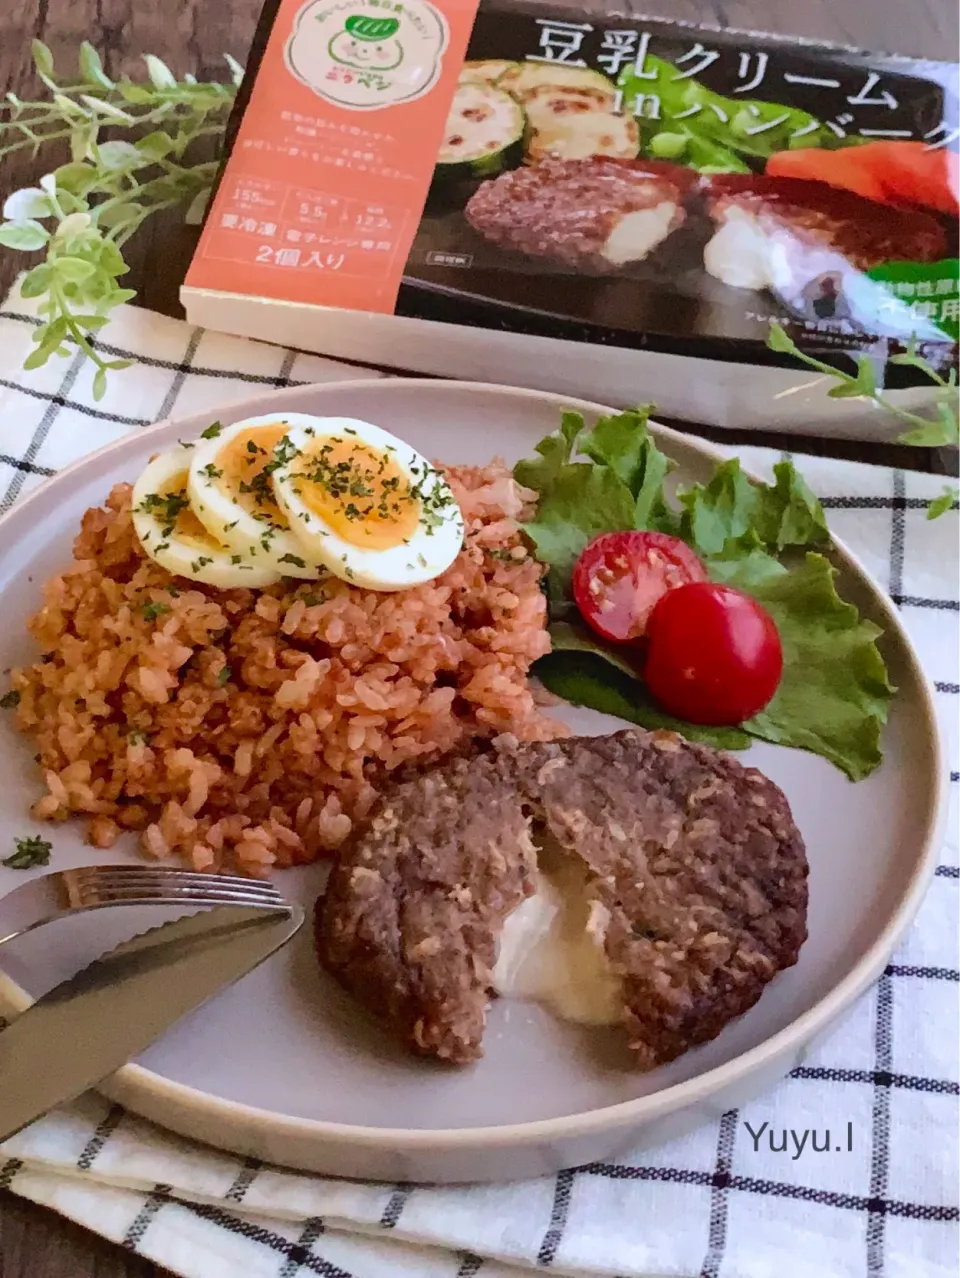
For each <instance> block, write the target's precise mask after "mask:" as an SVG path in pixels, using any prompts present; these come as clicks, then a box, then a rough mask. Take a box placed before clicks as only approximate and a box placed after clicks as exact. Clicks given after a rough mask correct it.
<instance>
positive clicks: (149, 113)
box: [0, 40, 243, 399]
mask: <svg viewBox="0 0 960 1278" xmlns="http://www.w3.org/2000/svg"><path fill="white" fill-rule="evenodd" d="M226 60H227V63H228V66H229V68H230V76H231V82H230V83H228V84H220V83H217V82H214V81H203V82H200V81H197V79H196V78H195V77H194V76H191V75H187V76H184V78H183V79H182V80H178V79H177V77H176V76H175V75H174V74H173V72H172V71H171V70H170V68H169V67H168V66H166V64H165V63H163V62H161V60H160V59H159V58H156V57H153V56H152V55H147V57H145V58H144V62H145V63H146V68H147V75H148V81H147V82H143V83H139V82H134V81H132V80H130V79H128V78H127V77H122V78H121V79H119V80H113V79H111V78H110V76H108V75H107V73H106V71H105V70H104V68H103V63H102V62H101V60H100V56H99V54H98V53H97V52H96V50H95V49H94V48H93V46H92V45H90V44H89V43H87V42H86V41H84V43H83V44H82V45H81V46H80V56H79V67H78V70H79V76H78V77H77V78H76V79H73V80H61V79H58V77H57V75H56V73H55V70H54V64H53V55H52V54H51V52H50V50H49V49H48V48H47V46H46V45H45V44H43V43H41V42H40V41H39V40H35V41H34V42H33V61H34V65H35V67H36V70H37V75H38V76H39V78H40V80H41V81H42V82H43V83H44V85H46V87H47V89H48V90H49V91H50V99H49V101H40V102H24V101H23V100H22V99H20V98H19V97H17V96H16V94H14V93H8V94H7V95H6V99H5V102H4V104H3V105H2V106H0V162H2V161H3V159H4V158H5V157H7V156H9V155H13V154H15V153H18V152H23V151H29V152H31V153H32V154H33V155H34V156H38V155H40V153H41V152H42V151H43V149H44V148H45V147H47V146H48V145H50V144H56V143H61V144H62V143H63V142H67V143H68V144H69V148H70V156H71V159H70V161H69V162H68V163H66V164H62V165H60V166H59V167H58V168H57V169H55V170H54V171H53V172H51V173H47V174H46V175H45V176H44V177H42V178H41V179H40V182H39V184H38V185H37V186H35V187H26V188H24V189H22V190H19V191H14V192H13V194H12V195H10V196H9V197H8V199H7V200H6V202H5V204H4V206H3V217H4V219H5V220H4V221H3V222H2V223H0V245H3V246H4V247H6V248H9V249H15V250H20V251H22V252H35V251H37V250H41V249H45V250H46V257H45V260H44V261H43V262H41V263H40V264H39V265H37V266H34V267H33V269H32V270H30V271H29V272H28V273H27V275H26V276H25V277H24V280H23V284H22V292H23V295H24V297H35V298H40V299H41V301H40V306H39V311H40V315H41V317H42V320H43V322H42V323H41V324H40V326H39V327H38V328H37V329H36V331H35V332H34V334H33V338H34V342H35V344H36V349H35V350H34V351H33V352H31V354H30V355H29V356H28V358H27V360H26V361H25V367H26V368H28V369H30V368H39V367H40V366H41V365H42V364H45V363H46V362H47V360H48V359H49V358H50V357H51V356H52V355H54V354H56V355H69V354H70V353H71V351H72V350H75V349H76V348H77V347H79V348H80V349H81V350H82V351H83V352H84V353H85V354H86V355H88V356H89V357H90V359H91V360H93V362H94V364H96V366H97V372H96V375H95V378H94V384H93V394H94V397H95V398H96V399H100V398H102V396H103V395H104V393H105V391H106V387H107V372H108V370H112V369H120V368H124V367H126V366H127V364H128V363H129V362H130V361H129V360H106V359H104V358H103V357H102V356H101V355H100V353H99V352H98V351H97V349H96V348H95V346H94V345H93V341H92V338H93V336H94V335H95V334H96V332H97V331H98V330H99V329H100V328H102V327H103V326H104V325H105V324H106V323H108V321H109V313H110V311H111V310H112V309H113V308H114V307H116V306H119V305H120V304H121V303H122V302H127V301H129V300H130V299H131V298H132V297H134V296H135V293H134V291H133V290H132V289H127V288H123V287H121V286H120V284H119V283H118V281H119V279H120V277H121V276H123V275H125V274H126V273H127V271H128V269H129V268H128V267H127V265H126V263H125V262H124V260H123V255H122V253H121V249H122V247H123V245H124V244H125V243H126V242H127V240H129V239H130V237H131V236H132V235H134V234H136V232H137V231H138V230H139V228H140V227H141V226H142V225H143V223H144V222H145V221H146V219H147V218H149V217H150V216H152V215H153V214H154V213H157V212H159V211H160V210H161V209H167V208H173V207H177V206H186V211H187V212H186V216H187V220H188V221H198V220H199V219H200V217H201V216H202V214H203V210H204V208H205V206H206V201H207V199H208V197H209V194H210V189H211V187H212V185H213V180H214V177H215V176H216V171H217V162H216V161H206V162H201V163H194V162H193V161H192V158H191V156H190V155H189V154H188V152H189V150H190V147H191V146H192V144H193V143H194V142H196V141H197V140H198V139H200V138H204V137H216V136H220V135H222V133H223V131H224V129H225V127H226V121H227V116H228V115H229V112H230V109H231V107H232V106H233V102H234V99H235V97H236V91H237V86H238V85H239V83H240V81H241V79H242V77H243V69H242V67H241V66H240V65H239V64H238V63H237V62H235V61H234V59H233V58H230V57H229V56H228V57H227V59H226ZM104 130H108V131H109V133H110V136H109V137H107V138H104V137H103V133H104ZM117 134H123V135H124V136H120V137H118V136H116V135H117Z"/></svg>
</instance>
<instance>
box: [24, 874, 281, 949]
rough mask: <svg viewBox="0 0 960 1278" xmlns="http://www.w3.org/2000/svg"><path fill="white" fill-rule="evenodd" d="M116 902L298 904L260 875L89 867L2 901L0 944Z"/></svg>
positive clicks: (27, 886)
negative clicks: (52, 923)
mask: <svg viewBox="0 0 960 1278" xmlns="http://www.w3.org/2000/svg"><path fill="white" fill-rule="evenodd" d="M114 905H198V906H205V905H209V906H214V905H242V906H247V907H250V908H253V909H262V910H272V911H274V912H279V913H286V914H290V913H293V912H295V910H296V908H297V907H295V906H293V905H291V903H290V902H289V901H285V900H284V899H283V897H282V896H281V895H280V893H279V892H278V891H277V889H276V888H275V887H273V885H272V884H270V883H264V882H261V881H260V880H258V879H246V878H241V877H240V876H238V875H230V874H201V873H196V872H193V871H190V870H171V869H166V868H161V867H156V868H155V867H153V866H146V865H145V866H140V865H86V866H83V867H81V868H80V869H79V870H56V871H54V872H53V873H52V874H45V875H43V876H42V877H41V878H39V879H31V880H30V882H28V883H23V884H21V886H20V887H18V888H14V890H13V891H12V892H10V893H9V894H8V895H7V896H5V897H4V898H3V899H2V900H0V945H2V944H3V943H4V942H5V941H10V940H12V939H13V938H14V937H15V936H22V935H23V934H24V932H30V931H32V930H33V929H34V928H36V927H40V926H42V925H43V924H44V923H50V922H52V921H53V920H54V919H56V918H61V917H62V916H63V915H65V914H77V913H82V912H84V911H87V910H100V909H105V908H107V907H109V906H114Z"/></svg>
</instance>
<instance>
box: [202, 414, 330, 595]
mask: <svg viewBox="0 0 960 1278" xmlns="http://www.w3.org/2000/svg"><path fill="white" fill-rule="evenodd" d="M302 416H303V414H299V413H294V414H290V415H289V416H288V415H286V414H284V415H280V414H277V413H270V414H267V415H264V416H261V417H247V418H244V420H243V421H240V422H235V423H234V424H233V425H232V426H226V427H224V428H223V429H222V430H221V431H220V432H219V434H217V435H215V436H214V437H213V438H212V439H203V438H201V439H198V440H197V443H196V445H195V447H194V448H193V450H192V452H191V460H190V478H189V480H188V484H187V493H188V495H189V498H190V506H191V508H192V509H193V511H194V513H195V514H196V516H197V518H198V519H199V520H200V522H201V523H202V524H203V525H204V527H205V528H206V529H207V530H208V532H209V533H210V535H211V536H213V537H215V538H216V539H217V540H218V541H222V542H224V544H225V545H227V546H230V547H231V548H232V550H233V551H234V552H235V553H239V554H242V555H243V556H244V560H245V562H250V563H256V564H260V565H263V566H265V567H268V568H269V569H270V570H271V571H273V572H276V573H279V574H281V575H282V576H284V577H302V578H305V579H307V580H311V581H312V580H316V578H317V577H318V576H319V575H320V570H321V561H319V560H318V559H317V558H316V556H315V555H313V554H312V553H311V551H310V547H309V546H304V544H303V542H302V541H301V540H300V539H299V538H297V537H295V536H294V535H293V533H292V532H291V531H290V530H289V529H287V528H282V527H278V526H277V525H275V524H274V523H272V522H271V521H270V519H269V518H267V517H266V516H265V515H260V516H259V517H258V516H257V515H256V514H254V513H253V512H251V511H250V510H248V509H247V508H246V507H245V506H244V505H243V503H242V502H241V501H240V500H239V496H240V494H239V493H236V492H232V491H231V487H230V485H229V484H227V483H226V482H224V480H223V478H222V477H217V478H211V476H210V474H209V473H208V472H207V467H209V466H214V465H215V463H216V459H217V457H218V455H219V453H220V450H221V449H222V448H223V447H224V445H225V444H228V443H229V442H230V441H231V440H232V439H235V438H236V437H237V436H238V435H243V434H245V433H246V432H247V431H249V430H250V429H251V427H254V426H278V425H283V424H284V423H286V422H288V421H292V420H293V419H294V418H300V417H302ZM307 420H308V421H311V420H313V419H311V418H307ZM278 505H279V503H278ZM281 509H282V507H281Z"/></svg>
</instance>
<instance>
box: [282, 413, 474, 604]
mask: <svg viewBox="0 0 960 1278" xmlns="http://www.w3.org/2000/svg"><path fill="white" fill-rule="evenodd" d="M287 439H288V440H289V442H290V444H291V452H292V455H291V457H290V458H289V459H288V460H286V461H285V462H283V464H281V465H280V466H278V467H277V468H276V469H275V470H274V471H273V473H272V475H271V477H270V478H271V482H272V485H273V491H274V493H275V495H276V499H277V503H278V504H279V506H280V508H281V509H282V510H283V512H284V514H285V515H286V517H287V520H288V521H289V526H290V529H291V531H292V532H293V534H294V536H295V537H296V538H297V539H298V540H299V541H300V543H301V545H302V546H303V547H304V548H305V551H306V552H307V553H308V554H310V555H312V556H313V558H314V559H315V560H316V561H319V562H320V563H322V564H323V565H324V566H325V567H326V568H328V569H329V570H330V572H332V573H334V574H335V575H336V576H338V577H341V578H343V579H344V580H346V581H349V582H351V583H353V584H354V585H357V586H364V587H366V588H368V589H371V590H382V591H394V590H405V589H407V588H409V587H411V586H416V585H421V584H423V583H424V582H427V581H432V580H433V579H434V578H436V577H439V576H440V575H441V573H443V572H445V571H446V569H447V568H449V567H450V565H451V564H452V563H453V561H454V559H456V557H457V555H458V554H459V553H460V548H461V546H462V545H463V534H464V523H463V515H462V513H461V511H460V507H459V505H458V503H457V500H456V498H455V497H454V495H453V492H452V491H451V489H450V486H449V484H448V483H447V482H446V480H445V479H444V477H443V476H442V475H441V474H440V472H439V471H438V470H437V469H436V468H435V467H434V466H431V464H430V463H429V462H428V461H427V459H426V458H425V457H422V456H421V455H420V453H418V452H417V451H416V450H415V449H413V448H411V447H410V445H409V444H405V443H404V442H403V441H402V440H400V439H398V438H397V437H396V436H395V435H391V434H390V433H389V432H388V431H385V430H382V429H381V428H380V427H379V426H374V425H372V424H371V423H370V422H364V421H360V420H359V419H356V418H351V417H328V418H321V417H318V418H309V417H307V416H306V415H304V414H296V415H292V416H291V417H290V418H288V419H287Z"/></svg>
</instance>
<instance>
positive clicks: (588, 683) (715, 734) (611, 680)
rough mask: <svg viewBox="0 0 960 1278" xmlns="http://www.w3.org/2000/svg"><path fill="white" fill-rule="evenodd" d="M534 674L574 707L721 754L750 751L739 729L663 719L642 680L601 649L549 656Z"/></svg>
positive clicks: (744, 736) (556, 694) (745, 734)
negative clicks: (661, 731) (674, 734)
mask: <svg viewBox="0 0 960 1278" xmlns="http://www.w3.org/2000/svg"><path fill="white" fill-rule="evenodd" d="M532 673H533V674H534V675H536V677H537V678H538V679H539V680H540V682H541V683H542V684H543V686H544V687H545V688H547V689H548V690H549V691H550V692H552V693H554V695H555V696H558V697H562V698H563V699H564V701H569V702H570V704H571V705H574V706H587V707H588V708H589V709H591V710H598V711H600V713H601V714H611V715H615V716H616V717H617V718H618V719H625V720H626V721H627V723H636V724H637V725H639V727H641V728H646V729H647V730H648V731H651V732H652V731H655V730H656V729H658V728H663V729H667V730H668V731H670V732H678V733H679V734H680V735H681V736H684V737H686V738H687V740H688V741H702V742H703V743H704V744H705V745H712V746H715V747H716V749H718V750H746V748H747V747H748V746H749V745H750V743H751V737H750V736H748V734H747V733H746V732H743V731H741V730H740V729H739V728H708V727H703V726H701V725H699V724H694V723H685V722H683V721H682V720H680V719H675V718H674V717H673V716H672V715H669V714H665V713H664V712H663V711H662V710H660V709H658V708H657V707H656V706H655V705H654V703H653V702H652V701H651V699H650V696H649V694H648V692H647V690H646V687H645V686H644V685H643V684H642V683H641V682H640V680H639V679H637V678H635V677H633V676H631V675H628V674H627V673H626V672H625V671H623V670H621V669H618V668H617V667H616V666H615V665H613V664H611V663H610V662H609V661H608V660H607V656H606V654H605V653H602V652H601V651H600V650H599V649H595V650H593V651H569V650H560V651H557V652H551V653H548V654H547V656H545V657H541V658H540V659H539V661H537V662H535V663H534V666H533V672H532Z"/></svg>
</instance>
